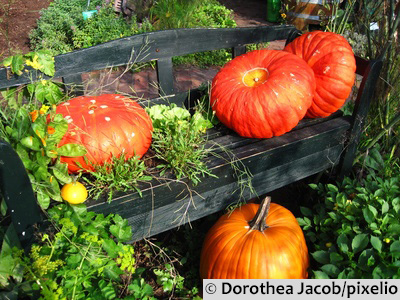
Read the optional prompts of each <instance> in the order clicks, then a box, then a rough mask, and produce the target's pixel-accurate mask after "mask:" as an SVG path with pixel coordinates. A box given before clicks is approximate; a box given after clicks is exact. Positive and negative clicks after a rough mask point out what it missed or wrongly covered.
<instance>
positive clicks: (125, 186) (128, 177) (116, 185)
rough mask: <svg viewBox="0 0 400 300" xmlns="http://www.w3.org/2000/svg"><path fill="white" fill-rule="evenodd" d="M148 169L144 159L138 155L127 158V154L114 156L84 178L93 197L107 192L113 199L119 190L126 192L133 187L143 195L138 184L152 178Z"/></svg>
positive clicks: (109, 198) (108, 198)
mask: <svg viewBox="0 0 400 300" xmlns="http://www.w3.org/2000/svg"><path fill="white" fill-rule="evenodd" d="M146 169H147V168H146V165H145V162H144V160H140V159H138V158H137V157H136V156H135V157H132V158H130V159H128V160H125V155H121V156H120V157H118V158H117V157H113V159H112V161H111V162H106V163H105V164H104V165H103V166H97V167H96V169H95V172H91V173H90V176H88V177H83V180H85V182H86V183H87V185H88V186H89V187H91V189H90V194H91V197H92V198H93V199H98V198H99V197H100V196H101V195H105V194H107V200H108V201H111V199H112V197H113V196H114V194H115V192H117V191H123V192H126V191H129V190H132V189H133V190H136V191H137V192H138V193H139V194H140V195H141V191H140V189H139V188H138V186H137V184H138V183H139V182H143V181H150V180H151V179H152V177H151V176H149V175H146Z"/></svg>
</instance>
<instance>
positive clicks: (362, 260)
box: [357, 249, 375, 271]
mask: <svg viewBox="0 0 400 300" xmlns="http://www.w3.org/2000/svg"><path fill="white" fill-rule="evenodd" d="M374 264H375V258H374V251H373V250H372V249H366V250H364V251H363V252H361V254H360V256H359V258H358V265H357V266H358V268H360V269H361V270H364V271H367V270H368V269H369V268H368V267H370V266H373V265H374Z"/></svg>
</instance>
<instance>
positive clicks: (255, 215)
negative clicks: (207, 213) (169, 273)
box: [200, 197, 308, 279]
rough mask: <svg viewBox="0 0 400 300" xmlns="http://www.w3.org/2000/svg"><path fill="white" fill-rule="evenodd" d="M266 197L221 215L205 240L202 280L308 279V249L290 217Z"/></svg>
mask: <svg viewBox="0 0 400 300" xmlns="http://www.w3.org/2000/svg"><path fill="white" fill-rule="evenodd" d="M270 201H271V198H270V197H267V198H266V199H264V200H263V202H262V203H261V205H257V204H254V203H250V204H246V205H244V206H242V207H240V208H238V209H236V210H234V211H233V212H232V213H228V214H225V215H224V216H222V217H221V218H220V219H219V220H218V221H217V223H215V224H214V226H213V227H212V228H211V229H210V231H209V232H208V233H207V236H206V238H205V241H204V244H203V249H202V252H201V258H200V276H201V278H202V279H302V278H307V276H308V273H307V268H308V250H307V245H306V242H305V239H304V234H303V232H302V230H301V228H300V226H299V224H298V223H297V220H296V218H295V217H294V216H293V214H292V213H291V212H290V211H289V210H287V209H286V208H284V207H283V206H280V205H278V204H275V203H270Z"/></svg>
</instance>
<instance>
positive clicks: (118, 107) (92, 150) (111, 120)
mask: <svg viewBox="0 0 400 300" xmlns="http://www.w3.org/2000/svg"><path fill="white" fill-rule="evenodd" d="M56 113H59V114H62V115H63V116H64V118H65V119H67V120H68V123H69V124H68V132H67V134H66V135H65V136H64V137H63V139H62V140H61V142H60V144H59V146H62V145H64V144H69V143H75V144H80V145H83V146H85V147H86V150H87V154H86V159H85V158H84V157H83V156H81V157H61V161H62V162H66V163H68V170H69V172H71V173H74V172H77V171H79V170H81V168H80V167H79V164H80V165H81V166H82V168H83V169H84V170H87V171H93V170H94V166H96V165H102V164H104V162H107V161H110V160H111V158H112V156H115V157H119V156H120V155H121V154H122V153H124V154H125V158H130V157H132V156H134V155H136V156H138V157H139V158H140V157H142V155H143V154H144V153H146V151H147V150H148V148H149V147H150V144H151V136H152V130H153V126H152V122H151V119H150V117H149V116H148V114H147V113H146V111H145V110H144V109H143V108H142V107H141V106H140V105H139V104H137V103H136V102H135V101H133V100H131V99H129V98H126V97H124V96H122V95H118V94H104V95H100V96H97V97H90V96H80V97H77V98H73V99H70V100H69V101H67V102H64V103H61V104H59V105H58V106H57V109H56ZM77 163H78V164H77Z"/></svg>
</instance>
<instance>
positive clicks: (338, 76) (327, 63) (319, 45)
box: [284, 31, 356, 118]
mask: <svg viewBox="0 0 400 300" xmlns="http://www.w3.org/2000/svg"><path fill="white" fill-rule="evenodd" d="M284 50H285V51H288V52H290V53H293V54H296V55H297V56H299V57H301V58H303V59H304V60H305V61H306V62H307V64H308V65H309V66H310V67H311V68H312V69H313V71H314V75H315V81H316V84H317V88H316V90H315V95H314V99H313V103H312V105H311V107H310V109H309V110H308V112H307V114H306V116H307V117H309V118H318V117H327V116H329V115H331V114H332V113H334V112H336V111H337V110H338V109H339V108H341V107H342V106H343V104H344V103H345V101H346V99H347V98H348V97H349V95H350V92H351V89H352V87H353V84H354V80H355V78H356V74H355V71H356V60H355V57H354V53H353V49H352V48H351V46H350V44H349V43H348V42H347V40H346V39H345V38H344V37H342V36H341V35H339V34H336V33H333V32H322V31H312V32H309V33H306V34H303V35H301V36H299V37H298V38H296V39H295V40H293V41H292V42H291V43H290V44H288V45H287V46H286V47H285V49H284Z"/></svg>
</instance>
